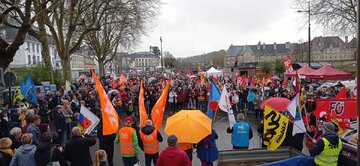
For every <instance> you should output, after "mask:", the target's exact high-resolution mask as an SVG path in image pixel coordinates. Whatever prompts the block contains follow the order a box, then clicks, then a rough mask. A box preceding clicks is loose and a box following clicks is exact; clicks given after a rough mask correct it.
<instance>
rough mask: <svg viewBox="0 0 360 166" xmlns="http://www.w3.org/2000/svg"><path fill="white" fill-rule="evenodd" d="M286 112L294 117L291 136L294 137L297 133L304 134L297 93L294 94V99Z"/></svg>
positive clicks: (304, 129)
mask: <svg viewBox="0 0 360 166" xmlns="http://www.w3.org/2000/svg"><path fill="white" fill-rule="evenodd" d="M288 111H289V112H290V114H291V116H292V117H294V126H293V131H292V135H295V134H297V133H305V132H306V128H305V124H304V121H303V119H302V115H301V110H300V94H299V93H298V94H296V96H295V97H294V99H293V100H292V101H291V103H290V104H289V106H288Z"/></svg>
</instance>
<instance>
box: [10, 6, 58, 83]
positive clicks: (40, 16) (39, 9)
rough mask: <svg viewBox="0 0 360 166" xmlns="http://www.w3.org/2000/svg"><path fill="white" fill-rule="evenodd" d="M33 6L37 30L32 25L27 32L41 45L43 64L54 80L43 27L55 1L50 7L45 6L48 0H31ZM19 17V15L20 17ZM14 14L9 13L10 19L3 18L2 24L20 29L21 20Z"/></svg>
mask: <svg viewBox="0 0 360 166" xmlns="http://www.w3.org/2000/svg"><path fill="white" fill-rule="evenodd" d="M32 3H33V6H34V8H32V12H33V13H35V15H36V16H37V19H36V20H35V21H37V23H38V25H37V26H38V27H37V28H38V30H34V28H33V27H30V28H29V29H28V34H29V35H31V36H33V37H35V38H36V39H37V40H38V41H39V42H40V43H41V46H42V50H41V55H42V57H43V60H44V63H45V65H46V66H47V67H48V68H49V74H50V78H51V79H50V81H51V82H52V83H53V82H54V74H53V71H52V64H51V57H50V51H49V42H48V38H47V33H46V28H45V18H46V17H47V13H49V12H50V11H51V10H52V9H53V8H54V7H55V6H56V3H54V4H52V5H50V6H51V8H50V7H49V8H47V6H48V4H49V3H50V0H33V1H32ZM20 18H21V17H20ZM20 18H19V17H18V16H17V15H16V14H15V15H10V19H5V20H4V22H3V23H4V25H6V26H8V27H12V28H16V29H21V25H22V22H23V21H22V20H21V19H20Z"/></svg>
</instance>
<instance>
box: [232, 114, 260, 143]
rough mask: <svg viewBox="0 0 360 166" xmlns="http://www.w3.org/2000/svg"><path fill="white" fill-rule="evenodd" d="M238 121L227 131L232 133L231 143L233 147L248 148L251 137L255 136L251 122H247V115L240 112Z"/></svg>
mask: <svg viewBox="0 0 360 166" xmlns="http://www.w3.org/2000/svg"><path fill="white" fill-rule="evenodd" d="M236 120H237V121H236V123H235V124H234V126H232V127H231V128H230V127H228V128H227V131H226V132H227V133H232V134H231V144H232V145H233V149H248V148H249V143H250V139H251V138H252V137H253V132H252V130H251V126H250V124H249V123H247V122H245V121H244V120H245V115H244V114H243V113H239V114H238V115H237V116H236Z"/></svg>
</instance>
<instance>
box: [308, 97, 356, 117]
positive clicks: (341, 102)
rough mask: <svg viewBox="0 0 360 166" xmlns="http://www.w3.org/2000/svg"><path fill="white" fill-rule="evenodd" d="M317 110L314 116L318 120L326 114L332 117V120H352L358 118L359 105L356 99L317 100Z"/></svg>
mask: <svg viewBox="0 0 360 166" xmlns="http://www.w3.org/2000/svg"><path fill="white" fill-rule="evenodd" d="M318 102H319V103H321V105H319V104H316V105H317V106H316V110H314V112H313V113H314V115H315V116H316V117H317V118H321V117H323V116H324V115H325V114H326V115H327V116H331V118H350V119H354V118H356V117H357V112H356V109H357V103H356V99H326V100H321V99H319V100H317V101H316V103H318Z"/></svg>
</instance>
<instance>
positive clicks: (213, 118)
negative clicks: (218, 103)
mask: <svg viewBox="0 0 360 166" xmlns="http://www.w3.org/2000/svg"><path fill="white" fill-rule="evenodd" d="M218 111H219V110H216V111H215V113H214V117H213V122H215V117H216V113H217V112H218Z"/></svg>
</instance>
